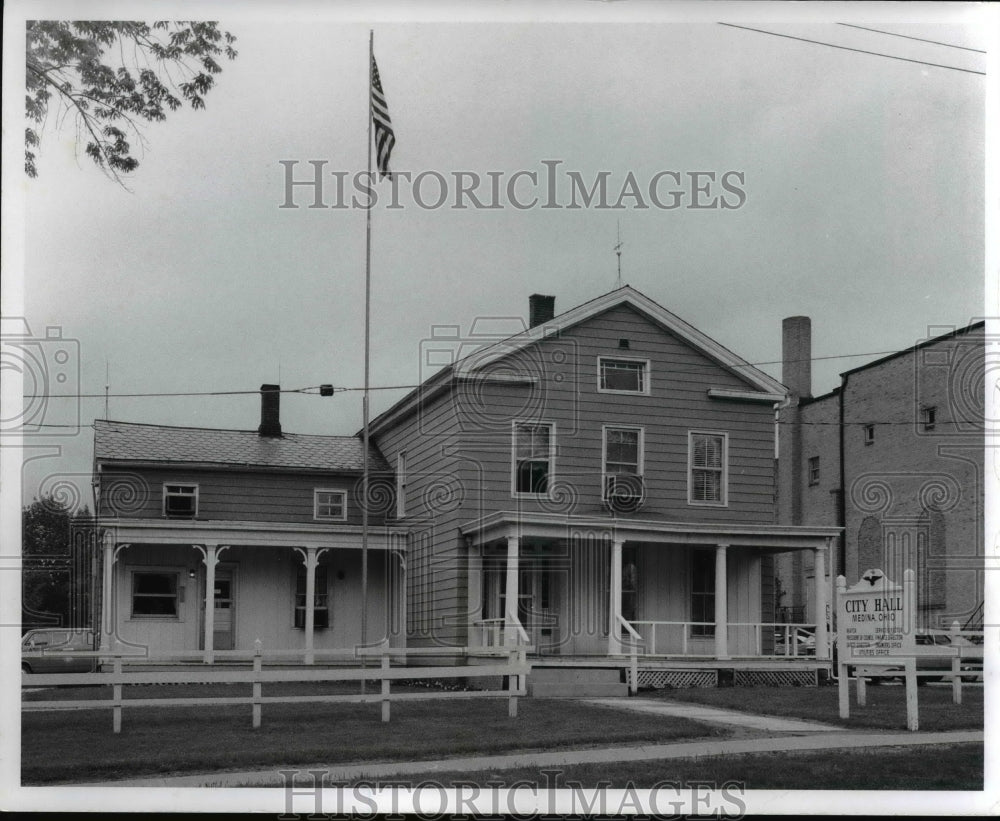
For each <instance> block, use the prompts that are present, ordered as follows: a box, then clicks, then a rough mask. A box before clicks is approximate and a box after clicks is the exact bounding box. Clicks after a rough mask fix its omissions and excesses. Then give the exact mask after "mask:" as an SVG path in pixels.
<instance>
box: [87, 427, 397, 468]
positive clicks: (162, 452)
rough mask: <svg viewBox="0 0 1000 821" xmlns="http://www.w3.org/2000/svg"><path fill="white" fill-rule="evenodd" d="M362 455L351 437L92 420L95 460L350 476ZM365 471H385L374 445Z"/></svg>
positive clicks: (370, 450)
mask: <svg viewBox="0 0 1000 821" xmlns="http://www.w3.org/2000/svg"><path fill="white" fill-rule="evenodd" d="M362 455H363V445H362V442H361V440H360V439H359V438H358V437H357V436H312V435H306V434H298V433H285V434H282V435H281V436H274V437H270V436H261V435H260V434H258V433H257V431H254V430H217V429H214V428H180V427H170V426H167V425H143V424H137V423H133V422H110V421H106V420H103V419H97V420H95V421H94V459H95V460H97V461H105V462H137V463H162V464H163V465H165V466H166V465H177V464H184V465H198V466H202V467H211V466H217V467H237V466H238V467H247V468H254V467H267V468H286V469H289V470H315V471H345V472H354V471H362V470H364V461H363V458H362ZM368 467H369V469H370V470H380V471H384V470H388V469H389V464H388V463H387V462H386V461H385V458H384V457H383V456H382V454H381V453H379V451H378V449H377V448H376V447H375V446H374V445H370V446H369V450H368Z"/></svg>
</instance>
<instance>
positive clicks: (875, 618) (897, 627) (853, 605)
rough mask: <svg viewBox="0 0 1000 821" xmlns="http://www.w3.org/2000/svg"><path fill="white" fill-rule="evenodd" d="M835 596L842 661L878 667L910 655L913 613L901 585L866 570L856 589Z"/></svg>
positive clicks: (881, 574)
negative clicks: (884, 662)
mask: <svg viewBox="0 0 1000 821" xmlns="http://www.w3.org/2000/svg"><path fill="white" fill-rule="evenodd" d="M838 592H839V595H838V597H837V624H838V625H839V627H838V631H839V636H840V637H839V638H838V647H839V652H840V653H841V657H840V658H841V661H843V662H845V663H847V664H861V663H863V664H878V663H879V662H880V661H888V659H889V658H891V657H895V658H896V659H898V658H899V657H900V656H904V655H909V654H912V651H913V646H914V641H913V629H912V624H913V622H912V621H911V616H912V613H910V612H909V609H910V608H909V607H908V606H907V599H906V596H905V595H904V591H903V587H902V585H899V584H896V583H895V582H892V581H890V580H889V579H888V578H886V577H885V575H883V573H882V571H881V570H866V571H865V573H864V574H863V575H862V577H861V580H860V581H859V582H858V583H857V584H856V585H854V586H853V587H851V588H848V589H846V590H842V591H838ZM897 663H898V662H897Z"/></svg>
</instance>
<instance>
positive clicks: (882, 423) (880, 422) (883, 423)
mask: <svg viewBox="0 0 1000 821" xmlns="http://www.w3.org/2000/svg"><path fill="white" fill-rule="evenodd" d="M102 421H106V420H102ZM110 424H114V422H111V423H110ZM123 424H145V423H142V422H125V423H123ZM760 424H761V425H767V426H771V425H773V424H779V425H802V426H803V427H838V426H843V427H852V426H858V425H861V426H868V425H871V426H873V427H911V426H916V425H921V424H923V422H922V421H921V420H918V419H907V420H899V419H876V420H871V419H865V420H860V421H857V422H855V421H850V422H840V421H833V422H803V421H794V420H790V419H779V420H777V421H775V420H774V419H766V420H762V421H761V422H760ZM968 424H972V425H980V426H982V424H983V420H981V419H978V418H976V419H953V420H951V419H949V420H940V419H938V420H935V422H934V427H935V428H939V427H942V426H943V425H968ZM25 427H26V428H28V429H29V430H35V429H36V428H69V429H73V430H77V429H79V428H93V427H94V425H93V424H92V423H91V424H80V425H55V424H48V423H45V422H42V423H39V424H37V425H36V424H31V423H29V424H27V425H25ZM164 427H170V425H165V426H164ZM205 430H214V428H205ZM504 430H507V429H506V428H505V429H504ZM928 433H930V431H928ZM316 435H322V434H316Z"/></svg>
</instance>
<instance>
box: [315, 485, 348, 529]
mask: <svg viewBox="0 0 1000 821" xmlns="http://www.w3.org/2000/svg"><path fill="white" fill-rule="evenodd" d="M313 518H314V519H324V520H327V521H335V522H342V521H344V520H345V519H346V518H347V491H346V490H323V489H322V488H320V489H317V490H316V492H315V495H314V497H313Z"/></svg>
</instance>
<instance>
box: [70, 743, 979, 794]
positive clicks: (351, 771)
mask: <svg viewBox="0 0 1000 821" xmlns="http://www.w3.org/2000/svg"><path fill="white" fill-rule="evenodd" d="M982 740H983V733H982V732H981V731H979V730H956V731H951V732H941V733H908V732H903V733H858V732H841V733H836V734H831V733H819V734H816V735H787V736H780V737H774V738H730V739H723V740H718V741H689V742H679V743H675V744H652V745H641V746H621V747H599V748H593V749H582V750H560V751H559V752H515V753H509V754H506V755H490V756H473V757H465V758H439V759H435V760H432V761H393V762H370V763H355V764H348V765H344V764H333V765H330V764H309V765H302V766H297V767H288V766H275V767H273V768H271V769H269V770H252V771H248V772H227V773H207V774H204V775H184V776H173V777H165V778H138V779H130V780H127V781H111V782H101V783H97V784H73V785H72V786H74V787H95V786H99V787H170V788H176V787H284V786H285V782H284V779H283V777H282V776H281V774H280V773H279V770H289V769H294V770H297V771H298V772H299V773H301V776H299V779H301V780H298V779H297V780H296V783H297V784H299V785H300V786H302V787H303V788H308V786H309V785H311V784H312V780H311V778H312V777H311V776H310V775H309V774H308V771H310V770H321V771H323V772H324V773H325V774H326V783H328V784H334V783H338V782H340V783H344V782H352V781H357V780H360V779H366V780H369V779H370V780H375V779H386V778H395V777H398V776H419V777H420V778H421V779H432V778H433V776H434V774H435V773H444V772H482V771H484V770H490V771H492V770H507V769H513V768H516V767H531V768H538V769H539V770H541V769H543V768H552V767H563V766H569V765H574V764H603V763H620V762H627V761H648V760H652V759H658V760H663V761H666V760H669V759H674V758H700V757H705V756H720V755H740V754H744V753H769V752H790V751H797V750H832V749H850V748H853V749H864V748H869V749H870V748H875V747H903V746H912V745H922V744H960V743H966V742H982Z"/></svg>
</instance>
